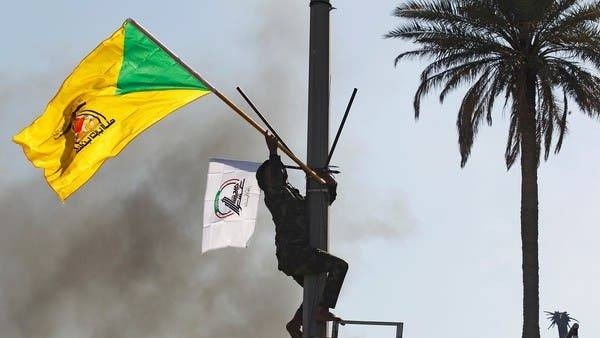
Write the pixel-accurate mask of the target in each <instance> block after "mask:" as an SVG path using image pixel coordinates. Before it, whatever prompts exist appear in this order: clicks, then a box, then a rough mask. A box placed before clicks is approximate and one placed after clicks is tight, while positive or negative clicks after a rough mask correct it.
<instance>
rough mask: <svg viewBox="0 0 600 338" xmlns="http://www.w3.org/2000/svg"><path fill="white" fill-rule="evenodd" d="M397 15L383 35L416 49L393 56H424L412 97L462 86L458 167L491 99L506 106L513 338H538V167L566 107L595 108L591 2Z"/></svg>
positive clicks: (511, 3)
mask: <svg viewBox="0 0 600 338" xmlns="http://www.w3.org/2000/svg"><path fill="white" fill-rule="evenodd" d="M394 14H395V15H396V16H397V17H400V18H402V19H403V22H402V23H401V24H400V26H398V27H397V28H396V29H394V30H392V31H390V32H389V33H388V34H387V35H386V37H388V38H399V39H403V40H408V41H412V42H414V43H415V44H416V45H417V46H418V48H417V49H415V50H411V51H407V52H403V53H401V54H400V55H398V56H397V57H396V60H395V61H396V64H397V63H398V62H400V61H403V60H405V59H407V58H429V59H432V62H431V63H430V64H429V65H428V66H427V67H426V68H425V69H424V70H423V72H422V74H421V84H420V85H419V87H418V89H417V91H416V94H415V98H414V110H415V117H416V118H418V117H419V114H420V102H421V99H422V98H423V97H424V96H425V95H426V94H427V93H429V92H430V91H432V90H439V91H440V96H439V99H440V101H442V102H443V100H444V98H445V97H446V95H447V94H448V93H449V92H451V91H453V90H455V89H457V88H463V86H467V89H466V94H465V96H464V97H463V99H462V103H461V105H460V107H459V109H458V118H457V122H456V125H457V129H458V144H459V148H460V154H461V166H464V165H465V164H466V162H467V159H468V158H469V155H470V153H471V149H472V147H473V141H474V139H475V136H476V134H477V132H478V131H479V128H480V126H481V125H482V124H483V123H484V121H485V122H487V123H488V124H489V125H491V124H492V117H493V114H492V110H493V109H492V108H493V107H494V105H495V103H496V100H497V99H498V98H500V99H503V101H504V102H505V106H507V107H508V109H509V111H510V115H509V119H510V126H509V129H508V141H507V144H506V152H505V160H506V166H507V168H509V169H510V168H511V167H512V165H513V164H514V163H515V161H516V160H517V158H518V157H519V155H520V164H521V241H522V257H523V261H522V268H523V332H522V336H523V338H539V336H540V329H539V291H538V290H539V275H538V270H539V264H538V174H537V171H538V165H539V162H540V156H541V153H543V156H544V159H547V158H548V156H549V154H550V151H551V150H552V148H553V149H554V152H555V153H558V152H559V150H560V149H561V146H562V144H563V138H564V135H565V132H566V131H567V126H568V121H567V118H568V115H569V108H568V103H569V102H574V103H575V104H576V105H577V107H579V110H581V112H583V113H584V114H587V115H589V116H592V117H598V116H599V114H600V113H599V112H600V78H598V77H597V76H596V75H595V74H594V73H593V72H594V71H596V70H598V69H599V68H600V29H599V28H598V24H597V23H598V20H599V19H600V1H599V0H593V1H591V0H535V1H533V0H408V1H406V2H405V3H403V4H401V5H399V6H398V7H397V8H396V10H395V12H394Z"/></svg>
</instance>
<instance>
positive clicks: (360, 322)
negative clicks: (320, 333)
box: [331, 320, 404, 338]
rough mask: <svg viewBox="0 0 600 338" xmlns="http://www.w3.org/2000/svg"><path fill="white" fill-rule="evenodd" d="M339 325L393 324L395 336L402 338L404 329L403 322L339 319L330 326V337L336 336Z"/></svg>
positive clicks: (334, 337)
mask: <svg viewBox="0 0 600 338" xmlns="http://www.w3.org/2000/svg"><path fill="white" fill-rule="evenodd" d="M340 325H378V326H395V327H396V338H402V331H403V329H404V323H402V322H377V321H368V320H341V321H336V322H333V327H332V328H331V338H338V331H339V328H340Z"/></svg>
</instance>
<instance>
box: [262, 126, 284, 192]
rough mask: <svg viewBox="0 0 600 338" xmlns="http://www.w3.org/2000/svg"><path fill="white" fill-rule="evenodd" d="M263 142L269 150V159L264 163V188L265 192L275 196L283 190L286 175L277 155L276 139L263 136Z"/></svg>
mask: <svg viewBox="0 0 600 338" xmlns="http://www.w3.org/2000/svg"><path fill="white" fill-rule="evenodd" d="M265 141H266V143H267V148H268V149H269V159H268V160H267V161H266V162H265V164H266V167H265V174H264V186H265V190H267V191H266V192H268V193H271V194H276V193H279V192H281V191H282V190H283V187H284V185H285V182H286V178H287V173H286V170H285V166H284V165H283V163H282V162H281V158H280V157H279V155H278V154H277V137H275V136H274V135H271V134H265Z"/></svg>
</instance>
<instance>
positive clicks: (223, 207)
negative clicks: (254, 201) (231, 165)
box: [214, 178, 250, 219]
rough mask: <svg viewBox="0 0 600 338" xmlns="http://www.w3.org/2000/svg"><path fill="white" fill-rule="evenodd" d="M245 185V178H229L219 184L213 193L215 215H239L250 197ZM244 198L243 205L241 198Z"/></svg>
mask: <svg viewBox="0 0 600 338" xmlns="http://www.w3.org/2000/svg"><path fill="white" fill-rule="evenodd" d="M245 185H246V180H245V179H242V180H239V179H235V178H234V179H230V180H227V181H225V182H223V184H222V185H221V187H220V188H219V190H218V191H217V193H216V194H215V201H214V209H215V216H217V217H218V218H220V219H223V218H227V217H229V216H231V215H233V214H234V213H235V214H236V215H238V216H239V215H240V213H241V212H242V209H243V207H245V206H247V205H248V199H249V198H250V192H249V188H248V187H246V190H244V186H245ZM243 198H244V202H245V203H243V204H244V206H242V199H243Z"/></svg>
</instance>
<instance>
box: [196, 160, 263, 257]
mask: <svg viewBox="0 0 600 338" xmlns="http://www.w3.org/2000/svg"><path fill="white" fill-rule="evenodd" d="M259 165H260V163H254V162H246V161H235V160H225V159H211V160H210V162H209V165H208V179H207V183H206V193H205V195H204V221H203V223H204V227H203V231H202V252H206V251H208V250H213V249H218V248H224V247H228V246H233V247H246V246H247V244H248V241H249V240H250V237H251V236H252V233H253V232H254V225H255V223H256V214H257V210H258V202H259V198H260V188H259V187H258V182H257V181H256V177H255V175H256V170H257V169H258V167H259Z"/></svg>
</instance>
